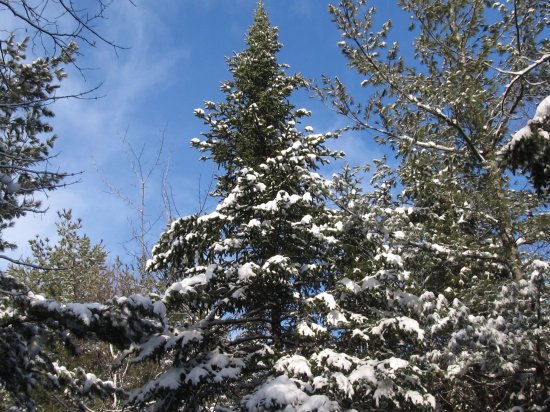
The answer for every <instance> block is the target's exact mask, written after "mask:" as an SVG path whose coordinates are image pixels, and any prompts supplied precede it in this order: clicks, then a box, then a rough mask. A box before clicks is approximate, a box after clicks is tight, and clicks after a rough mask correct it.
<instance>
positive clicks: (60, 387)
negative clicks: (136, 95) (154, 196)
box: [0, 0, 550, 412]
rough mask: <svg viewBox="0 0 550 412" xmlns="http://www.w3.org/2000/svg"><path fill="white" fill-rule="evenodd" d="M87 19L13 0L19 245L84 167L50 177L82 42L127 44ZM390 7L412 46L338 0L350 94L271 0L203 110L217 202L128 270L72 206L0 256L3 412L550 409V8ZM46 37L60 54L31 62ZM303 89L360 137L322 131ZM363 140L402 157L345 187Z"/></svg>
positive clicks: (364, 10)
mask: <svg viewBox="0 0 550 412" xmlns="http://www.w3.org/2000/svg"><path fill="white" fill-rule="evenodd" d="M93 5H94V6H96V7H97V8H94V9H89V12H86V10H84V9H81V8H79V7H77V6H76V5H74V4H73V3H71V2H65V1H64V0H55V1H54V0H51V1H46V2H43V3H41V6H40V7H42V8H40V7H39V6H37V5H36V4H34V3H31V2H27V1H25V0H22V1H10V0H8V1H0V11H1V12H2V13H11V15H12V16H13V17H14V18H16V19H21V21H22V24H27V25H29V27H30V29H31V30H33V31H32V33H34V35H33V36H31V37H30V38H29V39H19V38H18V37H17V34H6V33H4V37H3V39H2V40H1V42H0V45H1V52H2V56H3V59H2V61H1V62H0V70H1V72H2V76H1V77H0V85H1V87H0V114H1V118H2V123H1V128H2V135H1V136H0V152H1V157H0V196H1V199H2V202H1V203H0V252H4V251H5V250H7V249H10V248H13V247H14V246H15V245H14V244H13V242H12V241H10V239H9V238H8V237H6V236H5V233H6V232H5V229H7V228H8V227H10V226H12V225H13V224H14V223H16V222H17V220H18V219H20V218H21V217H22V216H24V215H25V214H27V213H35V212H39V211H40V210H41V207H42V206H41V204H40V202H38V201H37V200H36V197H35V194H37V193H40V192H49V191H53V190H54V189H56V188H58V187H59V186H60V185H63V184H65V182H66V180H67V178H70V176H71V175H70V174H68V173H67V172H63V171H58V170H56V171H52V170H51V169H50V166H49V161H50V158H51V156H52V148H53V147H54V145H55V143H56V136H55V135H53V128H52V127H51V125H50V124H49V122H48V119H50V118H51V117H52V116H53V114H54V111H55V107H56V106H55V101H56V100H57V97H58V96H57V95H56V90H58V89H59V85H60V82H62V81H63V80H64V78H65V77H66V73H65V70H64V68H65V67H66V66H67V65H72V64H78V53H77V50H78V47H77V42H80V43H81V44H82V42H84V43H88V44H95V43H96V42H97V43H99V44H101V43H103V45H107V46H112V47H114V48H115V49H116V48H118V47H119V46H118V45H117V44H115V43H114V42H112V41H111V40H110V39H108V38H107V37H105V36H103V35H102V34H101V32H99V31H97V30H96V29H95V26H94V22H95V20H96V19H100V18H102V17H103V16H104V12H106V10H107V11H108V8H107V6H108V4H107V3H104V2H102V1H97V2H93ZM397 6H398V7H399V8H400V9H401V10H402V12H403V13H406V14H408V15H409V16H410V27H409V33H410V40H411V41H412V42H409V40H408V39H403V38H398V37H399V36H398V37H395V35H394V31H393V27H392V21H391V20H389V21H387V22H385V23H379V20H378V19H377V18H375V16H376V12H377V11H376V8H374V7H370V2H369V1H366V0H342V1H340V2H339V3H338V4H332V5H328V11H329V14H327V18H331V19H332V21H333V22H334V28H335V31H334V32H335V36H334V41H335V43H337V44H338V47H339V48H340V49H341V51H342V54H343V58H344V60H343V61H345V62H346V63H347V68H345V67H344V66H343V67H342V70H351V71H354V72H355V73H356V75H357V76H359V78H360V79H361V87H362V89H359V91H357V90H358V89H357V88H355V87H350V85H347V84H345V83H344V82H343V81H342V80H341V78H340V77H339V78H330V77H326V76H325V77H322V68H319V77H321V79H322V80H321V81H319V82H318V83H316V84H315V83H314V82H312V81H309V80H307V79H306V78H305V77H304V76H303V75H301V74H296V73H293V72H292V70H291V68H290V67H289V66H288V65H287V64H284V63H281V62H280V61H279V53H280V52H281V50H282V49H283V45H282V44H281V43H280V41H279V29H278V28H277V27H276V26H274V25H273V24H272V23H271V22H270V19H269V16H268V13H267V11H266V7H265V5H264V3H263V2H261V1H260V2H258V4H257V6H256V9H255V11H254V12H253V20H252V23H251V25H250V27H249V29H248V32H247V33H246V37H245V44H244V45H243V49H242V51H240V52H236V53H235V54H234V55H232V56H231V57H229V58H227V66H228V74H227V78H228V79H227V80H224V81H222V83H221V86H220V92H221V94H220V96H221V97H220V99H219V100H218V101H212V100H208V98H209V96H205V99H207V100H204V104H203V107H202V108H197V109H195V111H194V115H195V116H196V117H197V118H198V120H199V121H200V122H201V123H202V125H203V132H202V134H201V137H200V138H199V137H195V138H193V139H192V140H191V145H192V146H193V147H194V148H196V149H197V150H198V152H200V153H201V154H202V155H203V160H205V161H206V162H211V163H212V164H213V165H214V166H215V167H216V170H217V175H216V176H215V179H214V182H213V186H212V190H211V193H210V197H211V199H212V201H213V202H214V206H213V207H212V208H205V209H204V210H201V211H200V212H197V213H195V214H191V215H188V216H182V217H178V218H173V219H171V221H170V222H169V224H168V226H167V228H166V230H165V231H164V232H163V233H162V235H161V236H160V238H159V239H158V242H157V244H156V245H155V246H154V247H153V248H152V252H151V255H149V251H147V250H145V248H142V249H143V252H142V254H141V255H139V256H134V257H135V259H136V262H135V265H134V266H131V265H130V266H128V265H124V264H123V263H122V262H121V261H115V262H114V263H112V262H111V261H110V260H109V259H108V250H106V249H105V247H104V245H103V244H101V243H99V244H95V243H94V242H93V241H92V240H91V239H90V237H88V236H87V235H86V234H85V233H83V227H82V225H81V222H80V220H78V219H75V218H73V216H72V213H71V211H70V210H69V209H70V207H71V205H70V204H68V205H66V206H67V209H66V210H63V211H62V212H59V221H58V223H57V233H58V239H59V240H58V241H50V240H49V239H46V238H43V237H40V236H39V237H37V238H36V239H35V240H33V241H32V242H31V250H32V256H31V257H29V258H27V259H24V260H21V261H14V259H11V258H8V257H7V256H3V255H2V256H0V258H3V259H4V260H6V259H9V260H10V261H11V263H12V265H10V266H9V268H8V269H6V270H3V271H1V272H0V362H1V365H2V368H1V369H0V405H1V407H2V408H3V409H7V410H10V411H19V410H30V411H33V410H52V411H54V410H69V411H72V410H83V411H89V410H98V411H99V410H102V411H112V410H151V411H258V412H263V411H287V412H292V411H295V412H308V411H309V412H314V411H315V412H322V411H323V412H324V411H326V412H329V411H350V412H351V411H369V410H449V411H451V410H452V411H455V410H456V411H477V410H479V411H482V410H483V411H493V410H502V411H505V410H513V411H537V410H539V411H543V410H547V409H548V407H549V404H548V402H549V399H550V369H549V362H550V358H549V356H550V354H549V350H550V325H549V321H550V312H549V309H550V308H549V302H550V299H549V298H550V296H549V276H550V261H549V256H548V251H549V249H548V247H549V240H550V239H549V236H550V220H549V217H548V195H549V192H548V187H549V184H548V177H549V175H550V163H549V153H550V126H549V125H550V96H549V95H550V93H549V82H548V79H549V78H550V76H549V74H550V73H549V64H548V62H549V61H550V44H549V41H548V38H547V37H546V35H547V33H548V10H547V7H546V6H545V5H544V4H542V3H541V2H539V1H534V0H517V1H510V2H506V3H499V2H487V1H483V0H473V1H462V0H446V1H444V0H401V1H399V2H397ZM56 10H57V12H59V10H61V11H62V13H61V14H58V15H56V14H55V13H56ZM52 16H57V17H52ZM61 17H63V18H65V19H68V21H64V24H61V23H60V22H61V21H62V20H59V21H58V20H57V18H61ZM69 23H71V24H69ZM65 27H72V29H71V30H68V31H66V30H65V29H64V28H65ZM338 33H339V35H338ZM37 41H38V42H39V43H36V42H37ZM30 44H33V45H35V46H36V44H41V45H42V46H43V49H44V50H43V51H44V53H43V54H45V56H44V57H42V58H38V59H36V60H35V61H34V62H32V63H28V62H27V59H26V56H25V53H26V51H27V50H28V47H29V45H30ZM402 48H412V50H413V52H410V51H408V52H402ZM300 91H308V92H310V93H314V94H316V95H317V96H318V98H319V99H320V100H321V101H323V102H324V103H325V105H326V106H327V107H328V108H329V109H332V110H334V111H335V112H336V113H338V114H339V115H340V116H342V119H345V122H346V123H345V126H344V127H342V128H340V129H338V130H332V131H328V132H326V131H325V132H322V133H320V132H316V131H315V129H314V127H313V125H312V124H310V121H309V120H310V116H311V111H310V110H309V109H307V108H303V107H299V106H297V105H296V104H295V96H296V94H297V93H299V92H300ZM363 91H364V93H362V92H363ZM215 100H217V99H215ZM352 138H353V139H358V138H361V139H369V141H370V142H371V143H370V144H372V145H373V147H374V145H380V146H381V147H383V148H384V150H385V151H386V152H388V153H390V152H391V151H392V150H393V153H395V154H396V161H394V162H388V161H387V159H385V158H382V159H379V160H375V161H373V162H372V164H367V165H364V166H363V167H359V168H353V167H349V166H344V167H342V169H341V170H339V171H338V172H337V173H334V174H333V175H332V176H330V177H327V176H326V173H323V170H324V167H325V166H326V165H327V164H328V163H329V162H330V161H331V160H335V159H345V153H343V152H340V151H337V150H332V149H331V147H332V146H331V143H330V142H331V141H334V140H335V139H352ZM159 153H160V152H159ZM136 158H137V159H138V160H139V156H136ZM365 169H368V170H369V174H366V173H365ZM141 176H142V177H143V176H144V174H143V171H141ZM367 176H368V178H369V179H370V180H369V181H368V182H367V181H366V179H367ZM518 176H519V179H518V178H517V177H518ZM51 195H52V196H55V192H53V193H52V194H51ZM170 216H172V214H171V213H170ZM141 217H142V218H143V214H142V215H141ZM142 228H143V226H142ZM142 233H143V232H142ZM138 235H139V233H138ZM141 240H143V238H142V239H141ZM141 245H142V246H143V245H145V242H142V244H141Z"/></svg>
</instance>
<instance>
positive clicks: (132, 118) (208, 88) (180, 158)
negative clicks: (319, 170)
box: [4, 0, 393, 260]
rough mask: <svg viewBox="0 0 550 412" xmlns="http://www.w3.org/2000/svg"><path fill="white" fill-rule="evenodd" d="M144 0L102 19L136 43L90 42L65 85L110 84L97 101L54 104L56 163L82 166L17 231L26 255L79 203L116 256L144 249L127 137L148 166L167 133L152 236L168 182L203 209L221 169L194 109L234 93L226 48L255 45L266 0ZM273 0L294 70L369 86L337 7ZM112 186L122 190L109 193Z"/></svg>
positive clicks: (318, 118) (321, 123) (152, 204)
mask: <svg viewBox="0 0 550 412" xmlns="http://www.w3.org/2000/svg"><path fill="white" fill-rule="evenodd" d="M374 3H375V4H378V5H379V6H380V7H381V10H380V11H381V14H382V15H386V16H388V15H391V14H392V13H393V11H392V10H391V9H389V2H385V1H376V2H374ZM135 4H136V6H135V7H134V6H132V5H131V4H130V3H129V2H127V1H117V2H113V4H112V6H111V7H110V8H109V9H108V11H107V17H108V20H106V21H103V22H100V23H99V25H98V27H97V28H98V29H99V31H100V32H101V33H102V34H103V35H104V36H105V37H107V38H109V39H112V40H113V41H115V42H117V43H118V44H121V45H123V46H127V47H128V49H127V50H122V51H119V52H118V53H115V52H114V51H113V50H112V49H111V48H109V47H107V46H105V45H98V47H96V48H90V47H83V48H82V53H83V56H82V57H81V58H80V59H79V61H78V64H79V65H80V66H81V67H82V68H84V69H85V70H84V71H83V75H82V74H80V73H78V72H76V71H75V70H74V69H73V70H71V75H70V77H69V78H68V79H67V80H66V81H65V83H64V85H63V91H64V92H66V93H72V92H78V91H83V90H87V89H89V88H92V87H94V86H96V85H98V84H99V83H102V87H101V88H100V90H99V91H98V92H97V95H98V96H101V98H99V99H97V100H74V99H73V100H64V101H60V102H57V103H56V104H55V106H54V107H53V109H54V111H55V113H56V118H55V119H54V121H53V125H54V128H55V131H56V133H57V134H58V135H59V140H58V144H57V146H56V147H55V150H56V151H57V152H58V157H57V158H56V159H55V161H54V166H59V168H60V169H62V170H65V171H70V172H82V174H80V175H79V176H78V179H79V182H78V183H75V184H73V185H70V186H68V187H66V188H63V189H59V190H57V191H54V192H51V193H49V195H48V198H47V199H45V205H46V206H48V207H49V210H48V212H47V213H46V214H44V215H40V216H29V217H27V218H25V219H23V220H21V221H19V222H18V223H17V224H16V227H15V228H14V229H12V230H10V231H8V232H7V233H6V236H9V237H10V239H12V240H14V241H15V242H17V243H18V244H19V246H20V247H19V249H18V250H16V251H15V252H12V254H11V256H13V257H16V258H18V257H21V256H25V255H27V254H28V247H27V246H26V243H27V240H28V239H30V238H32V237H34V236H35V235H36V234H40V235H41V236H43V237H45V236H48V237H50V238H55V236H54V235H55V228H54V222H55V220H56V211H57V210H60V209H63V208H71V209H72V210H73V215H74V216H76V217H80V218H82V219H83V225H84V231H85V232H86V233H87V234H88V235H89V236H90V237H91V238H92V239H93V240H94V241H95V242H99V241H103V242H104V244H105V246H106V249H107V250H109V251H110V252H111V254H112V256H115V255H120V256H121V257H122V258H123V259H126V260H128V258H127V256H125V255H126V254H127V252H130V253H131V252H132V251H135V250H136V247H137V245H136V244H135V243H132V242H131V239H132V229H131V226H130V222H132V221H133V222H134V223H137V221H138V216H139V214H138V212H137V210H139V208H140V191H139V185H140V183H139V179H137V177H136V176H135V174H134V173H133V172H132V168H131V165H130V164H129V162H128V157H130V158H132V155H131V153H129V152H128V145H131V147H133V149H134V150H135V151H136V154H140V153H141V155H140V156H141V165H142V166H143V168H144V171H145V173H146V172H147V170H148V169H149V168H150V167H151V166H152V165H153V164H154V159H155V158H156V155H157V153H158V148H159V145H160V143H161V141H162V139H163V137H162V136H164V151H163V153H162V154H161V157H160V161H161V162H160V163H161V164H160V165H159V166H158V167H157V168H156V169H155V171H154V173H153V174H152V175H151V177H150V178H149V180H148V181H147V182H146V186H145V188H146V189H145V190H146V191H145V215H146V219H147V221H148V222H149V223H154V224H153V229H152V230H151V231H150V233H149V234H148V241H149V243H150V244H153V243H154V242H155V240H156V239H158V236H159V234H160V232H161V231H162V229H163V228H164V226H165V224H166V218H165V217H164V216H163V215H162V211H163V209H164V207H163V202H162V196H161V192H162V189H163V187H164V188H166V187H169V188H170V190H171V193H172V195H173V199H174V203H175V205H176V206H177V214H178V215H186V214H190V213H194V212H196V211H197V210H198V209H199V207H200V204H201V201H202V200H204V195H205V193H206V191H207V189H208V184H209V183H210V181H211V179H212V175H213V173H215V172H216V169H215V166H214V165H212V163H209V162H206V163H205V162H201V161H199V157H200V153H198V152H197V151H196V150H194V149H192V148H190V146H189V140H191V139H192V138H193V137H198V136H199V134H200V132H201V131H204V130H205V129H204V127H203V125H202V124H201V121H200V120H198V119H196V118H195V117H194V116H193V109H195V108H197V107H201V106H202V102H203V101H204V100H213V101H219V100H221V99H222V98H223V95H222V94H221V93H220V92H219V85H220V82H221V81H222V80H224V79H227V78H228V77H229V73H228V71H227V66H226V63H225V56H230V55H231V54H232V53H233V52H235V51H240V50H242V49H243V48H244V47H245V44H244V36H245V34H246V32H247V28H248V27H249V25H250V24H251V21H252V14H253V11H254V9H255V5H256V2H255V0H202V1H188V0H184V1H171V2H170V1H161V2H148V1H145V0H141V1H135ZM265 4H266V9H267V11H268V13H269V15H270V20H271V23H272V24H273V25H276V26H278V27H279V30H280V41H281V42H282V43H283V44H284V47H283V50H282V52H281V53H280V55H279V62H281V63H288V64H290V66H291V68H290V70H289V73H293V72H301V73H302V74H303V75H304V76H305V77H306V78H308V79H316V80H319V79H320V78H321V75H323V74H324V75H328V76H331V77H333V76H335V75H337V76H339V78H340V79H342V80H343V81H344V82H345V83H347V84H348V85H349V86H354V87H357V86H358V84H359V83H360V81H361V79H360V78H359V77H358V76H356V75H355V74H354V73H353V72H352V71H351V70H349V69H348V68H347V67H346V61H345V59H344V57H343V56H342V54H341V53H340V51H339V49H338V47H337V42H338V41H339V40H340V37H339V33H338V31H337V29H336V26H335V24H334V23H332V22H331V18H330V15H329V13H328V11H327V6H328V2H325V1H321V0H300V1H292V0H266V1H265ZM4 24H7V23H6V22H4ZM360 93H364V91H362V92H360ZM295 97H296V98H295V99H294V103H295V104H296V105H297V106H299V107H306V108H308V109H310V110H312V111H313V116H312V117H311V118H310V119H309V121H308V122H306V123H304V124H303V126H306V125H308V124H309V125H311V126H313V127H314V129H315V130H316V131H318V132H325V131H330V130H333V129H335V128H337V127H341V126H343V125H344V124H345V120H344V119H343V118H341V117H339V116H336V115H335V114H333V113H332V112H331V111H330V110H329V109H328V108H325V107H323V106H322V105H321V104H320V103H319V102H318V101H317V100H315V99H312V98H310V97H309V96H308V95H307V93H302V94H297V95H296V96H295ZM336 145H337V147H338V148H339V149H342V150H344V151H345V152H347V153H348V161H349V162H350V163H352V164H361V163H366V162H368V161H369V160H371V159H372V158H379V157H381V155H382V148H380V147H379V146H377V145H376V144H374V143H372V142H371V141H369V140H368V138H367V137H366V136H359V135H347V136H345V137H343V138H341V139H340V140H339V141H338V142H337V144H336ZM165 170H168V174H167V176H166V178H165V179H164V178H163V173H164V171H165ZM326 172H327V173H330V170H327V171H326ZM163 182H164V183H163ZM113 189H114V191H115V192H117V193H118V194H113V193H109V192H110V191H113ZM124 199H127V200H129V201H130V203H133V205H134V206H133V207H132V206H129V205H128V204H127V202H125V200H124ZM213 204H214V203H213V202H212V201H210V202H209V203H208V205H209V206H210V207H211V206H212V205H213Z"/></svg>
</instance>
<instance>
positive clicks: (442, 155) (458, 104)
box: [328, 0, 550, 410]
mask: <svg viewBox="0 0 550 412" xmlns="http://www.w3.org/2000/svg"><path fill="white" fill-rule="evenodd" d="M367 3H368V1H361V0H359V1H354V0H343V1H341V2H340V4H339V5H338V6H331V12H332V14H333V16H334V19H335V21H336V23H337V24H338V27H339V29H340V30H341V32H342V37H343V39H342V41H341V42H340V43H339V44H340V46H341V47H342V50H343V52H344V54H345V56H346V57H347V59H348V62H349V64H350V66H351V67H353V68H354V69H356V70H357V72H358V73H360V74H361V75H364V77H365V80H364V81H363V82H362V86H364V87H368V88H369V90H370V91H371V92H372V95H371V96H372V97H370V98H368V101H367V102H366V103H365V104H364V105H361V106H357V105H355V103H354V101H355V102H356V101H358V99H357V97H355V99H354V98H351V97H350V96H348V95H347V94H346V91H345V88H344V85H343V84H342V83H340V82H338V81H336V82H334V83H332V84H331V85H330V87H329V89H328V92H329V94H331V95H332V97H334V98H335V99H334V100H333V102H334V104H335V107H336V109H337V110H338V111H339V112H340V113H342V114H343V115H345V116H347V117H348V118H350V119H351V120H352V121H353V124H354V126H355V128H356V129H357V130H365V131H368V133H370V134H371V135H372V136H373V137H374V139H375V140H377V141H379V142H381V143H384V144H388V145H389V146H391V147H393V148H395V149H396V150H397V153H398V159H399V160H400V164H399V166H398V167H397V168H396V169H395V170H390V168H389V167H388V166H387V164H384V163H380V164H379V167H378V170H377V174H376V176H375V179H374V180H373V182H372V183H373V184H374V185H375V188H376V190H382V191H385V192H386V193H385V195H383V196H381V197H379V198H378V199H373V201H374V205H376V204H378V205H379V206H380V207H378V208H376V209H375V210H374V212H375V216H378V217H377V218H373V217H372V216H370V217H369V218H367V217H366V216H364V215H363V216H364V217H363V219H356V221H357V222H358V223H357V225H358V226H359V225H360V222H361V221H362V222H363V224H364V225H366V227H367V228H368V227H369V226H371V225H372V223H373V222H374V223H375V222H377V221H380V220H383V221H385V224H384V229H383V233H384V232H385V234H386V237H387V238H388V239H391V241H390V242H386V243H387V247H388V250H387V251H386V252H384V253H386V255H387V253H388V252H390V253H391V254H392V255H393V256H392V255H390V256H386V260H387V258H388V257H389V258H390V260H393V261H395V262H398V263H400V265H399V266H401V267H400V270H399V271H397V273H402V274H407V277H408V278H409V280H408V282H409V284H410V285H412V286H416V287H417V288H419V289H420V290H418V293H417V294H418V295H419V297H420V298H421V299H420V300H421V302H422V306H423V311H422V313H423V314H422V316H425V318H424V319H425V323H423V326H422V328H423V329H424V330H425V332H426V335H425V338H424V339H423V344H424V345H426V347H425V349H424V351H423V352H416V353H414V352H415V351H416V350H417V348H416V347H415V346H414V345H412V346H411V345H406V346H405V348H406V351H405V352H409V353H410V352H413V356H414V358H415V359H416V361H418V363H417V365H418V366H419V367H420V368H422V370H423V372H422V374H424V377H423V378H422V382H423V385H424V386H425V387H426V388H428V389H429V391H430V392H431V393H433V394H434V395H435V397H436V401H437V405H438V407H440V408H447V407H448V408H449V409H453V410H476V409H480V408H486V409H495V408H496V409H499V410H509V409H511V408H515V407H517V408H524V409H525V410H544V409H545V408H547V407H548V403H547V400H548V399H549V395H550V393H549V391H548V388H549V387H550V385H549V383H548V378H547V377H548V368H549V362H548V353H549V351H550V348H549V346H548V343H547V342H548V341H549V340H548V339H547V337H548V336H549V335H550V330H549V323H548V322H549V307H548V303H549V299H548V297H549V291H548V276H549V271H548V269H549V264H548V245H549V240H550V239H549V237H548V233H549V232H548V212H547V202H548V197H547V195H545V194H544V190H541V188H542V189H544V179H545V171H544V168H545V167H547V166H546V165H545V162H546V160H545V159H546V157H547V153H546V151H547V149H546V145H547V142H545V141H544V138H545V136H546V134H545V133H546V130H545V129H544V128H545V127H546V123H545V122H546V119H547V117H546V116H547V115H546V107H547V106H546V102H547V99H548V98H547V97H546V96H547V95H548V94H549V90H548V82H545V79H547V78H548V70H549V65H548V61H549V60H550V54H549V50H548V41H547V39H545V37H544V32H543V30H544V29H545V27H546V25H547V19H546V17H545V16H546V15H545V13H546V8H545V7H544V6H543V5H542V4H541V3H540V2H536V1H522V2H508V3H506V4H504V3H500V2H485V1H474V2H463V1H431V0H430V1H424V0H410V1H409V0H408V1H402V2H399V5H400V6H401V7H402V9H403V10H404V12H405V13H406V16H410V21H411V27H410V30H411V32H412V33H413V34H414V38H415V40H414V42H413V43H412V44H407V43H403V42H402V43H401V44H400V43H398V42H392V41H390V40H389V38H390V33H391V28H392V22H391V21H389V22H387V23H385V24H383V25H382V27H381V28H380V29H378V28H375V27H374V21H375V20H374V14H375V12H376V9H375V8H374V7H373V8H368V7H367ZM441 16H445V18H444V19H442V18H441ZM401 48H403V49H404V52H403V53H401ZM409 52H410V53H409ZM407 56H411V57H410V60H408V58H407ZM535 107H536V108H537V109H536V110H535ZM533 111H535V115H534V116H533V115H532V114H531V113H532V112H533ZM518 116H523V119H525V120H526V119H529V118H532V120H531V121H529V124H528V126H527V127H528V129H529V133H527V130H526V129H525V128H523V129H521V126H522V125H523V124H525V120H522V121H521V122H516V121H515V120H516V119H517V118H518ZM518 129H519V131H518ZM541 138H542V140H541ZM523 139H525V140H523ZM517 142H520V144H519V149H518V151H517V152H519V153H517V152H516V153H514V150H511V149H514V143H517ZM529 147H535V148H540V150H538V149H537V152H536V153H533V155H532V156H530V157H529V158H527V156H526V154H525V150H526V149H528V148H529ZM510 153H511V157H512V162H511V163H512V165H513V166H516V167H520V168H524V169H525V171H526V172H527V176H526V177H527V178H528V179H522V180H520V181H519V183H514V181H513V180H512V179H511V175H510V173H509V171H508V170H507V167H508V165H509V164H510V163H508V162H507V160H506V158H507V156H510ZM514 155H516V156H517V157H516V159H515V160H514ZM508 161H509V160H508ZM514 161H515V163H514ZM546 163H547V162H546ZM529 174H531V176H529ZM529 178H530V181H527V180H529ZM392 185H394V186H395V187H397V188H400V189H402V193H398V191H397V190H396V189H394V190H388V186H392ZM536 190H539V191H540V192H542V193H541V195H539V196H537V194H535V193H534V192H535V191H536ZM356 203H357V202H356ZM403 211H406V213H403ZM396 217H398V218H397V219H396ZM350 219H351V218H350ZM369 220H370V223H369ZM382 258H383V256H382ZM376 281H377V282H380V280H379V276H377V277H376ZM384 288H386V286H385V285H384ZM423 289H424V291H423ZM430 289H431V290H432V291H433V292H435V294H432V292H430V291H429V290H430ZM413 290H414V289H413ZM443 293H444V294H445V295H446V296H447V298H446V297H445V296H443ZM535 308H536V309H535ZM422 364H423V365H422Z"/></svg>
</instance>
